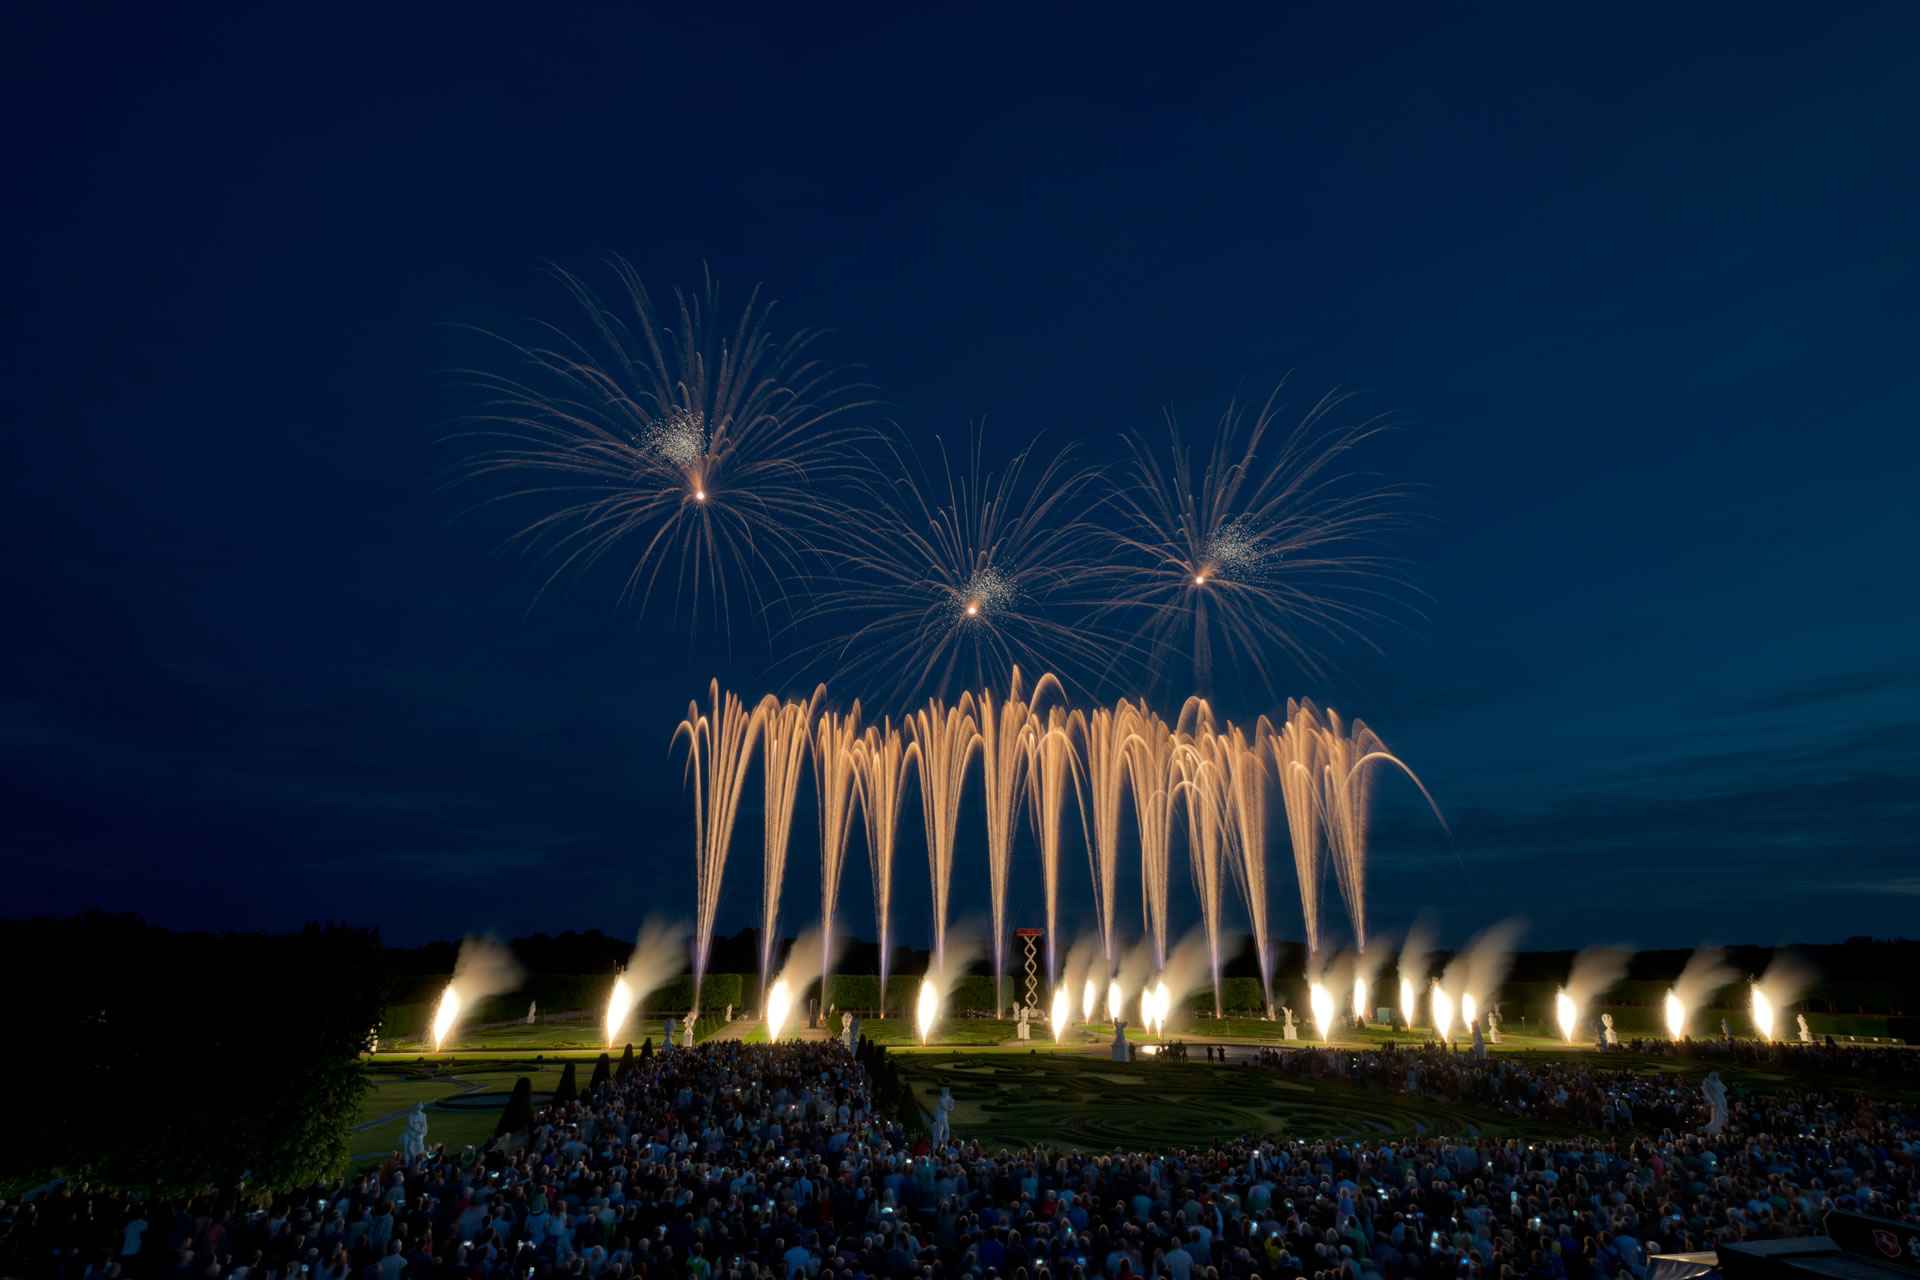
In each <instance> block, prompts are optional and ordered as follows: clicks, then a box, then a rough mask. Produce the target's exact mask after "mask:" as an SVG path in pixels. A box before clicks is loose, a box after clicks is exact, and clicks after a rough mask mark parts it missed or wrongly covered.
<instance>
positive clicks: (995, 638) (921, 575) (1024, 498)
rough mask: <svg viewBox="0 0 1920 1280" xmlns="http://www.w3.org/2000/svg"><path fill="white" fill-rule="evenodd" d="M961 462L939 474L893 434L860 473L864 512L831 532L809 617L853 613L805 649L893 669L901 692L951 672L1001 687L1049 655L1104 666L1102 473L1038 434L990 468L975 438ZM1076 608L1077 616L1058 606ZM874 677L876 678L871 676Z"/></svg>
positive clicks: (932, 688) (865, 670)
mask: <svg viewBox="0 0 1920 1280" xmlns="http://www.w3.org/2000/svg"><path fill="white" fill-rule="evenodd" d="M965 461H966V464H967V469H966V471H965V473H964V474H958V473H956V470H955V465H954V463H953V461H952V460H950V459H949V458H948V457H947V454H946V451H945V447H944V446H942V449H941V454H940V467H941V470H940V476H939V479H938V480H935V479H934V478H932V477H931V476H930V475H929V474H928V470H927V468H926V467H925V466H924V465H923V464H921V462H920V460H919V459H918V457H917V456H916V455H913V454H911V453H909V452H904V451H902V450H900V449H899V448H897V447H895V448H893V449H892V456H891V458H890V462H891V464H892V465H891V466H890V467H886V468H884V469H883V468H882V467H881V466H879V465H875V466H874V468H873V470H872V471H871V472H870V474H868V475H867V476H865V477H863V478H862V479H861V480H860V481H859V486H860V496H859V498H858V499H857V500H858V502H859V504H860V510H861V517H860V518H859V519H857V520H856V519H848V520H843V521H840V522H838V524H837V525H836V526H835V527H834V528H833V529H831V530H829V531H828V534H827V538H826V541H825V550H826V554H827V556H828V559H829V561H830V562H831V565H832V569H831V572H830V573H829V574H828V575H827V576H826V577H825V578H824V579H823V580H822V582H821V583H820V587H819V590H818V591H817V592H816V594H815V598H814V602H813V605H812V607H811V609H810V610H809V611H808V613H807V616H808V617H812V618H831V619H833V620H834V621H835V622H836V623H837V624H839V625H841V626H843V627H844V628H845V630H843V631H842V632H841V633H840V634H841V636H842V638H841V639H837V640H834V641H832V642H831V643H830V644H829V645H827V646H826V647H825V648H824V649H816V650H815V651H813V652H812V653H810V654H809V655H808V656H809V658H810V659H811V658H813V657H824V658H825V659H826V660H827V661H829V662H832V663H835V664H837V671H836V677H835V678H837V676H838V675H841V674H845V673H847V672H849V671H856V670H857V671H859V672H861V673H862V674H863V676H864V677H865V678H866V679H867V680H868V681H870V682H878V681H880V680H883V679H888V678H891V680H892V689H891V693H892V694H893V696H895V697H899V698H907V697H912V696H917V695H921V694H925V695H929V696H934V697H944V696H946V695H947V694H948V692H949V690H950V689H951V688H952V687H953V686H954V685H956V684H957V685H960V686H963V687H967V688H1002V687H1005V686H1006V685H1007V684H1008V682H1009V681H1010V680H1011V678H1012V675H1013V673H1014V672H1015V671H1016V670H1017V669H1018V668H1019V666H1021V665H1022V664H1024V665H1025V666H1027V668H1028V669H1029V670H1032V669H1036V668H1037V667H1039V666H1040V664H1041V662H1042V660H1043V658H1044V659H1049V660H1055V661H1070V662H1073V663H1074V664H1076V665H1078V666H1083V667H1086V668H1088V669H1095V668H1096V667H1097V666H1099V665H1102V664H1104V663H1105V662H1106V661H1107V660H1108V659H1109V658H1110V657H1111V655H1112V651H1113V642H1112V641H1111V640H1108V641H1105V642H1102V641H1100V640H1099V639H1098V638H1096V636H1095V635H1094V634H1093V633H1092V632H1090V631H1089V630H1088V629H1087V627H1086V626H1085V625H1083V624H1084V613H1085V608H1086V607H1090V606H1091V605H1092V604H1093V599H1092V597H1091V595H1090V591H1091V590H1092V586H1091V585H1090V584H1091V582H1092V580H1091V578H1090V577H1089V574H1088V570H1089V569H1090V567H1091V566H1092V564H1093V561H1092V551H1093V549H1094V548H1095V547H1096V545H1097V541H1098V531H1097V529H1096V527H1095V521H1094V516H1093V514H1092V512H1093V510H1094V505H1095V504H1093V503H1091V502H1088V501H1085V500H1084V499H1085V498H1086V495H1087V491H1088V490H1089V488H1090V486H1091V485H1092V482H1093V479H1094V473H1093V472H1092V471H1091V470H1090V469H1075V468H1073V467H1072V466H1070V465H1069V452H1068V451H1066V450H1063V451H1061V452H1060V453H1058V454H1054V455H1052V456H1043V455H1041V454H1040V453H1039V452H1038V445H1037V443H1036V444H1035V445H1031V446H1029V447H1028V448H1027V449H1025V450H1022V451H1021V452H1020V453H1018V454H1016V455H1014V457H1013V458H1012V459H1011V460H1009V461H1008V462H1007V463H1006V464H1005V465H1004V466H1003V467H1001V468H1000V470H999V471H998V472H997V473H995V472H993V471H990V470H988V467H987V464H986V462H985V460H984V458H983V457H982V454H981V446H980V440H979V438H977V437H976V439H975V441H974V443H973V447H972V450H971V452H970V454H969V456H968V457H967V459H966V460H965ZM1065 610H1073V611H1074V625H1067V624H1066V623H1064V622H1062V621H1060V620H1059V619H1058V618H1057V617H1056V616H1055V615H1056V614H1057V613H1061V612H1062V611H1065ZM869 687H874V686H873V685H870V686H869Z"/></svg>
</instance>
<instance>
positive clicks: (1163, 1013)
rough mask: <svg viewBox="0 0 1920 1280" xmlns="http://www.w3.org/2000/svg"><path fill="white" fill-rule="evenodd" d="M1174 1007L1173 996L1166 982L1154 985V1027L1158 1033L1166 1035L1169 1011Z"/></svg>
mask: <svg viewBox="0 0 1920 1280" xmlns="http://www.w3.org/2000/svg"><path fill="white" fill-rule="evenodd" d="M1172 1008H1173V997H1172V996H1171V995H1169V994H1168V992H1167V984H1166V983H1165V982H1157V983H1155V984H1154V987H1153V1029H1154V1031H1155V1033H1156V1034H1161V1035H1164V1034H1165V1033H1166V1030H1167V1012H1168V1010H1170V1009H1172Z"/></svg>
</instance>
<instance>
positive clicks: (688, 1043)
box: [680, 1009, 700, 1049]
mask: <svg viewBox="0 0 1920 1280" xmlns="http://www.w3.org/2000/svg"><path fill="white" fill-rule="evenodd" d="M699 1016H700V1011H699V1010H698V1009H695V1010H694V1011H693V1012H692V1013H689V1014H688V1015H687V1020H686V1021H685V1022H684V1023H682V1024H681V1029H680V1047H681V1048H682V1049H691V1048H693V1020H694V1019H695V1018H697V1017H699Z"/></svg>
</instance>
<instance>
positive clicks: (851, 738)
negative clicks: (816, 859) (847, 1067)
mask: <svg viewBox="0 0 1920 1280" xmlns="http://www.w3.org/2000/svg"><path fill="white" fill-rule="evenodd" d="M859 741H860V704H859V703H858V702H855V703H854V704H853V710H851V711H849V712H848V713H847V714H846V715H843V716H842V715H835V714H834V713H833V712H831V711H823V712H821V713H820V718H819V720H818V721H816V722H815V726H814V733H813V781H814V788H815V791H816V794H817V795H818V796H819V800H820V1010H821V1012H822V1013H824V1012H826V1009H827V978H828V977H829V976H830V975H831V972H832V969H833V955H832V948H833V915H834V911H835V909H836V908H837V907H838V906H839V904H840V878H841V872H842V871H843V870H844V869H845V867H846V865H847V837H848V836H849V835H850V834H851V833H852V831H853V806H854V802H855V800H856V799H857V796H856V795H855V792H856V790H857V787H858V783H859V764H858V761H857V760H856V759H855V752H854V744H855V743H857V742H859Z"/></svg>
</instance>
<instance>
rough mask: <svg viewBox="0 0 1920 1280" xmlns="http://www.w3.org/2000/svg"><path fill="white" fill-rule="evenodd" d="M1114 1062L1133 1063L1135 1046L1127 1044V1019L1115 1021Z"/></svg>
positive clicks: (1116, 1019)
mask: <svg viewBox="0 0 1920 1280" xmlns="http://www.w3.org/2000/svg"><path fill="white" fill-rule="evenodd" d="M1113 1060H1114V1061H1115V1062H1132V1061H1133V1046H1132V1045H1130V1044H1128V1043H1127V1020H1126V1019H1125V1018H1115V1019H1114V1020H1113Z"/></svg>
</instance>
